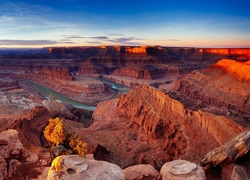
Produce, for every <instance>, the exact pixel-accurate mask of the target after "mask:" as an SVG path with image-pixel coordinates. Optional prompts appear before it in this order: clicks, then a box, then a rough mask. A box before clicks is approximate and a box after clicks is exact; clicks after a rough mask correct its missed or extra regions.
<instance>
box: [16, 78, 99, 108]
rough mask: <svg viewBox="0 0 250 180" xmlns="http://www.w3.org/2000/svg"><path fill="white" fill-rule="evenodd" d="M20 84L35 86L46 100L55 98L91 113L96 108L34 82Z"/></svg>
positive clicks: (22, 81)
mask: <svg viewBox="0 0 250 180" xmlns="http://www.w3.org/2000/svg"><path fill="white" fill-rule="evenodd" d="M18 81H19V82H21V83H24V84H27V85H30V86H33V87H35V88H36V89H37V90H38V91H39V93H40V94H41V95H42V96H44V97H45V98H47V99H50V100H51V98H52V97H53V98H55V99H56V100H59V101H61V102H64V103H69V104H71V105H72V106H74V107H76V108H80V109H87V110H90V111H93V110H95V108H96V106H88V105H86V104H83V103H79V102H76V101H74V100H72V99H69V98H66V97H64V96H62V95H61V94H59V93H57V92H55V91H52V90H50V89H48V88H46V87H44V86H42V85H40V84H37V83H34V82H31V81H27V80H18Z"/></svg>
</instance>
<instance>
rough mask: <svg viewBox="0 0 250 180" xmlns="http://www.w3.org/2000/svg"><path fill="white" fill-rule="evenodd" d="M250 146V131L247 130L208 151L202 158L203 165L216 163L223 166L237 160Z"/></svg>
mask: <svg viewBox="0 0 250 180" xmlns="http://www.w3.org/2000/svg"><path fill="white" fill-rule="evenodd" d="M249 148H250V131H245V132H242V133H241V134H239V135H238V136H236V137H235V138H234V139H232V140H230V141H228V142H227V143H226V144H224V145H222V146H221V147H219V148H216V149H214V150H213V151H211V152H209V153H207V154H206V155H205V157H204V159H202V160H201V165H202V166H206V165H214V166H220V167H223V166H225V165H228V164H231V163H233V162H235V161H236V160H237V159H238V158H240V157H242V156H243V155H245V154H246V153H247V152H248V151H249Z"/></svg>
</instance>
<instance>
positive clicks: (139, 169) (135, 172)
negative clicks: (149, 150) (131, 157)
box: [123, 164, 160, 180]
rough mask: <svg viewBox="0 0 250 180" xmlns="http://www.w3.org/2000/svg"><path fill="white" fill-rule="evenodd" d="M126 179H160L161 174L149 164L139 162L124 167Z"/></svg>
mask: <svg viewBox="0 0 250 180" xmlns="http://www.w3.org/2000/svg"><path fill="white" fill-rule="evenodd" d="M123 172H124V178H125V180H159V179H160V174H159V172H158V171H156V170H155V168H154V167H153V166H151V165H148V164H139V165H135V166H130V167H127V168H126V169H123Z"/></svg>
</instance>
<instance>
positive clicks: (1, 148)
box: [0, 129, 29, 179]
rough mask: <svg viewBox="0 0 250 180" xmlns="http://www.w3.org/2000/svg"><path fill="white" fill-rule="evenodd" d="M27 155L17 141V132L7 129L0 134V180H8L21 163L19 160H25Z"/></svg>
mask: <svg viewBox="0 0 250 180" xmlns="http://www.w3.org/2000/svg"><path fill="white" fill-rule="evenodd" d="M28 155H29V153H28V152H27V151H26V150H25V149H24V147H23V145H22V144H21V142H20V141H19V139H18V132H17V131H16V130H14V129H9V130H7V131H3V132H1V133H0V179H9V178H12V176H13V175H14V174H15V171H16V170H17V168H18V166H20V165H21V164H22V163H21V162H20V161H19V159H20V158H21V157H22V158H25V159H26V158H27V157H28Z"/></svg>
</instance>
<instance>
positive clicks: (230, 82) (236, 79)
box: [174, 59, 250, 117]
mask: <svg viewBox="0 0 250 180" xmlns="http://www.w3.org/2000/svg"><path fill="white" fill-rule="evenodd" d="M249 72H250V63H249V61H248V62H236V61H233V60H226V59H224V60H221V61H219V62H218V63H216V64H214V65H212V66H210V67H209V68H207V69H205V70H201V71H194V72H192V73H191V74H188V75H186V76H184V77H183V78H181V79H180V80H179V81H177V82H176V83H175V88H174V90H176V91H177V92H179V93H180V94H181V95H183V96H185V97H189V98H191V99H198V100H201V101H202V103H203V104H209V105H214V106H216V107H224V108H226V109H228V110H229V111H228V113H229V114H232V115H234V116H237V115H240V116H243V117H250V91H249V89H250V75H249Z"/></svg>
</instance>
